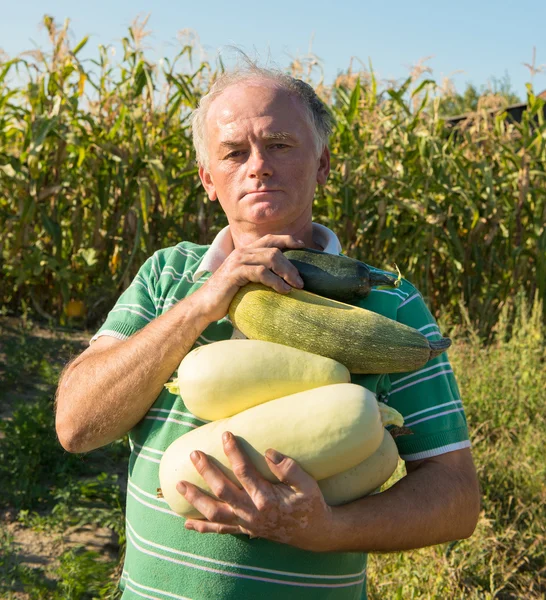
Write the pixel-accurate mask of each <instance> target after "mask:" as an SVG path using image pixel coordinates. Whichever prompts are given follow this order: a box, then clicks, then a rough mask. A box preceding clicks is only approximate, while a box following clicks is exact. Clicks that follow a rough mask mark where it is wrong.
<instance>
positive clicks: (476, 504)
mask: <svg viewBox="0 0 546 600" xmlns="http://www.w3.org/2000/svg"><path fill="white" fill-rule="evenodd" d="M406 468H407V475H406V477H403V478H402V479H401V480H400V481H398V482H397V483H396V484H395V485H394V486H392V487H391V488H389V489H388V490H386V491H385V492H383V493H381V494H375V495H372V496H367V497H365V498H362V499H360V500H357V501H355V502H351V503H349V504H347V505H345V506H339V507H336V508H334V516H335V532H336V533H335V538H334V541H333V544H334V549H335V550H341V551H366V552H393V551H401V550H409V549H413V548H422V547H424V546H431V545H433V544H440V543H443V542H448V541H452V540H457V539H462V538H467V537H469V536H470V535H472V532H473V531H474V528H475V527H476V523H477V521H478V516H479V511H480V493H479V486H478V480H477V477H476V471H475V469H474V464H473V461H472V456H471V454H470V450H469V449H468V448H465V449H462V450H456V451H454V452H448V453H446V454H441V455H440V456H435V457H432V458H429V459H426V460H422V461H415V462H414V463H412V462H408V463H406Z"/></svg>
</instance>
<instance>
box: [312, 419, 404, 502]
mask: <svg viewBox="0 0 546 600" xmlns="http://www.w3.org/2000/svg"><path fill="white" fill-rule="evenodd" d="M397 465H398V449H397V447H396V443H395V442H394V440H393V438H392V436H391V434H390V433H389V432H388V431H387V430H386V429H385V433H384V436H383V441H382V442H381V445H380V446H379V448H378V449H377V450H376V451H375V452H374V453H373V454H372V455H371V456H369V457H368V458H366V459H365V460H363V461H362V462H361V463H359V464H358V465H355V466H354V467H351V468H350V469H347V470H346V471H343V472H341V473H337V474H336V475H331V476H330V477H327V478H326V479H322V480H320V481H319V482H318V484H319V487H320V489H321V491H322V494H323V495H324V499H325V500H326V502H327V503H328V504H330V505H331V506H336V505H338V504H345V503H347V502H351V501H352V500H356V499H357V498H362V497H363V496H366V495H367V494H369V493H371V492H373V491H374V490H376V489H377V488H379V487H380V486H382V485H383V484H384V483H385V482H386V481H387V480H388V479H389V477H390V476H391V475H392V474H393V473H394V471H395V470H396V467H397Z"/></svg>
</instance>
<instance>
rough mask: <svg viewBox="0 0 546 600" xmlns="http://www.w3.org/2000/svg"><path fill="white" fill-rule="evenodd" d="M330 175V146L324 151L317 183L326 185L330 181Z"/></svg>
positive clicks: (320, 160)
mask: <svg viewBox="0 0 546 600" xmlns="http://www.w3.org/2000/svg"><path fill="white" fill-rule="evenodd" d="M329 173H330V150H329V148H328V146H324V150H323V151H322V154H321V155H320V158H319V166H318V171H317V183H318V184H320V185H324V184H325V183H326V181H327V180H328V174H329Z"/></svg>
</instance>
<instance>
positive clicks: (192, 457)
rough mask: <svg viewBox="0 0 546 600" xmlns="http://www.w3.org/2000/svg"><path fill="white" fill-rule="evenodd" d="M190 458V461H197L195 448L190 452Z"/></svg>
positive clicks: (197, 454) (197, 456)
mask: <svg viewBox="0 0 546 600" xmlns="http://www.w3.org/2000/svg"><path fill="white" fill-rule="evenodd" d="M190 458H191V461H192V462H194V463H196V462H198V461H199V452H197V450H194V451H193V452H192V453H191V454H190Z"/></svg>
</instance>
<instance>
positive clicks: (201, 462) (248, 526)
mask: <svg viewBox="0 0 546 600" xmlns="http://www.w3.org/2000/svg"><path fill="white" fill-rule="evenodd" d="M223 441H224V451H225V453H226V456H227V457H228V459H229V462H230V464H231V468H232V470H233V472H234V474H235V475H236V477H237V479H238V480H239V482H240V484H241V486H242V487H241V488H238V487H237V486H236V485H235V484H234V483H232V482H231V481H230V480H229V479H228V478H227V477H226V476H225V475H224V474H223V473H222V471H220V469H218V468H217V467H216V466H215V465H214V464H213V463H212V462H211V461H210V460H209V459H208V457H207V455H206V454H204V453H203V452H197V451H196V452H193V453H192V456H191V458H192V461H193V464H194V466H195V468H196V469H197V471H198V472H199V473H200V475H201V476H202V477H203V479H204V480H205V481H206V482H207V484H208V485H209V486H210V489H211V490H212V492H213V493H214V494H215V495H216V496H217V497H218V498H219V499H218V500H216V499H214V498H211V497H210V496H208V495H207V494H205V493H203V492H202V491H201V490H199V488H197V487H196V486H194V485H193V484H191V483H188V482H180V483H179V484H178V486H177V489H178V491H179V492H180V493H182V494H183V495H184V497H185V498H186V500H187V501H188V502H190V503H191V504H192V505H193V506H194V507H195V508H196V509H197V510H198V511H199V512H200V513H201V514H202V515H204V516H205V517H206V519H207V520H204V519H188V520H187V521H186V524H185V527H186V529H190V530H194V531H198V532H200V533H231V534H242V533H244V534H247V535H249V536H251V537H261V538H266V539H268V540H272V541H276V542H281V543H284V544H290V545H291V546H296V547H298V548H302V549H304V550H313V551H314V552H320V551H327V550H328V545H327V544H328V540H329V539H330V538H331V533H332V532H333V514H332V508H331V507H330V506H328V505H327V504H326V502H325V501H324V498H323V496H322V493H321V491H320V488H319V486H318V484H317V482H316V481H315V480H314V479H313V478H312V477H311V476H310V475H308V474H307V473H306V472H305V471H304V470H303V469H302V468H301V467H300V466H299V465H298V464H297V463H296V462H295V461H294V460H292V459H291V458H288V457H286V456H283V455H282V454H280V453H278V452H276V451H275V450H271V449H270V450H268V451H267V453H266V455H265V456H266V459H267V463H268V466H269V468H270V469H271V472H272V473H273V474H274V475H275V476H276V477H277V478H278V479H279V481H280V482H281V483H277V484H273V483H270V482H269V481H267V480H266V479H264V478H263V477H262V476H261V475H260V473H259V472H258V471H257V470H256V468H255V467H254V465H253V464H252V462H251V461H250V459H249V458H248V456H247V455H246V454H245V452H244V451H243V450H242V449H241V448H240V446H239V445H238V443H237V441H236V439H235V438H234V436H233V435H232V434H230V433H228V432H226V433H225V434H224V436H223Z"/></svg>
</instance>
